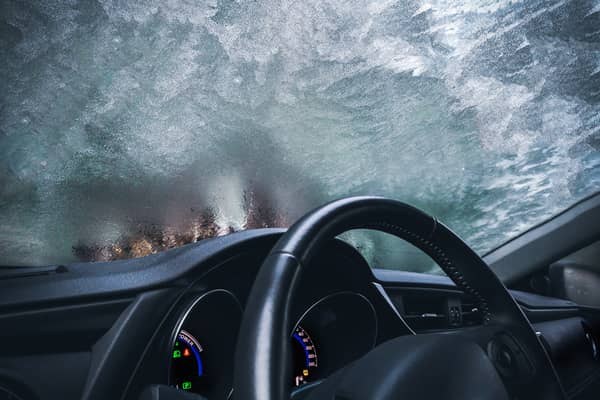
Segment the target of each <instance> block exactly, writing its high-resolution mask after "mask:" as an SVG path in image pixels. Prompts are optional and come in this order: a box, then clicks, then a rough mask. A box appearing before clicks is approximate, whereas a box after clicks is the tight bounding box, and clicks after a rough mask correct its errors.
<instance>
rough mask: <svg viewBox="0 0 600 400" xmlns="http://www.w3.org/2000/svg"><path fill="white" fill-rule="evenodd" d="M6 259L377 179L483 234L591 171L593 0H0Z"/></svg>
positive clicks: (536, 210)
mask: <svg viewBox="0 0 600 400" xmlns="http://www.w3.org/2000/svg"><path fill="white" fill-rule="evenodd" d="M0 10H2V11H1V13H0V59H2V60H3V61H2V63H0V93H1V98H0V265H42V264H57V263H69V262H74V261H91V260H111V259H119V258H128V257H138V256H143V255H147V254H150V253H155V252H158V251H162V250H165V249H168V248H172V247H176V246H179V245H182V244H185V243H190V242H194V241H198V240H201V239H204V238H207V237H212V236H217V235H224V234H227V233H230V232H233V231H238V230H243V229H249V228H258V227H270V226H288V225H289V224H291V223H293V221H294V220H295V219H296V218H298V217H299V216H301V215H302V214H303V213H305V212H306V211H308V210H309V209H311V208H313V207H315V206H317V205H320V204H322V203H323V202H325V201H328V200H332V199H335V198H339V197H342V196H347V195H357V194H369V195H383V196H389V197H392V198H395V199H398V200H401V201H404V202H407V203H410V204H412V205H414V206H417V207H420V208H422V209H424V210H426V211H427V212H429V213H430V214H432V215H435V216H436V217H438V218H439V219H440V220H441V221H443V222H444V223H446V224H447V225H448V226H450V227H451V228H452V229H454V230H455V231H456V232H457V233H458V234H459V235H460V236H462V237H463V238H464V239H465V240H466V241H467V243H468V244H470V245H471V246H473V247H474V248H475V249H476V250H477V251H478V252H480V253H483V252H485V251H487V250H489V249H492V248H493V247H495V246H497V245H499V244H500V243H502V242H503V241H506V240H507V239H509V238H511V237H513V236H514V235H517V234H519V233H521V232H523V231H524V230H526V229H528V228H530V227H532V226H533V225H535V224H537V223H539V222H541V221H543V220H545V219H546V218H548V217H550V216H552V215H554V214H556V213H558V212H560V211H561V210H563V209H565V208H566V207H568V206H569V205H571V204H573V203H574V202H575V201H577V200H578V199H581V198H583V197H585V196H586V195H589V194H590V193H592V192H595V191H597V190H598V189H600V129H599V128H598V127H599V126H600V31H598V27H599V26H600V3H598V2H597V1H596V2H594V1H589V2H577V1H575V2H565V1H546V0H544V1H514V0H513V1H508V0H499V1H483V0H481V1H469V0H463V1H460V0H447V1H443V0H438V1H436V0H432V1H431V0H430V1H394V0H385V1H382V0H371V1H362V0H360V1H359V0H357V1H353V2H351V1H345V0H328V1H312V0H306V1H291V0H290V1H287V0H284V1H271V0H268V1H262V0H237V1H234V0H206V1H189V0H172V1H163V0H143V1H126V2H122V1H116V0H98V1H75V0H73V1H52V0H39V1H28V2H22V1H12V0H8V1H3V2H2V5H0Z"/></svg>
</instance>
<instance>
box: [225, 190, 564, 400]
mask: <svg viewBox="0 0 600 400" xmlns="http://www.w3.org/2000/svg"><path fill="white" fill-rule="evenodd" d="M363 228H364V229H374V230H379V231H383V232H386V233H390V234H392V235H395V236H398V237H400V238H401V239H404V240H406V241H408V242H410V243H411V244H413V245H415V246H416V247H418V248H419V249H421V250H422V251H423V252H425V253H426V254H428V255H429V256H430V257H431V258H432V259H433V260H434V261H436V262H437V263H438V265H439V266H440V267H441V268H442V269H443V270H444V272H445V273H446V274H447V275H448V276H449V277H450V278H451V279H452V280H453V281H454V282H455V283H456V285H457V286H458V287H459V288H460V289H462V290H463V291H464V292H465V293H467V294H469V295H471V296H473V298H474V299H475V300H476V301H477V303H478V304H479V307H480V309H481V311H482V313H483V320H484V325H488V326H489V325H498V326H501V327H504V328H506V330H507V331H508V332H510V334H511V336H512V337H513V338H515V339H516V342H517V343H518V344H519V346H521V348H522V349H524V350H525V351H524V353H525V354H526V355H527V361H529V362H530V363H531V367H532V368H531V375H532V376H531V379H529V382H528V384H530V385H531V387H534V388H535V391H532V392H531V393H532V394H536V395H538V396H539V397H538V396H535V397H538V398H540V399H542V398H543V399H557V400H558V399H564V398H565V396H564V391H563V389H562V387H561V384H560V381H559V379H558V377H557V375H556V371H555V370H554V367H553V365H552V363H551V361H550V359H549V357H548V354H547V353H546V351H545V349H544V347H543V345H542V343H541V341H540V340H539V338H538V337H537V335H536V333H535V332H534V330H533V328H532V326H531V325H530V323H529V321H528V319H527V317H526V316H525V314H524V313H523V311H522V310H521V308H520V307H519V306H518V304H517V303H516V301H515V300H514V299H513V297H512V296H511V295H510V293H509V292H508V290H507V289H506V287H505V286H504V285H503V284H502V282H501V281H500V280H499V279H498V277H497V276H496V275H495V274H494V272H493V271H492V270H491V269H490V268H489V267H488V266H487V265H486V263H485V262H484V261H483V260H482V259H481V258H480V257H479V256H478V255H477V254H476V253H475V252H474V251H473V250H472V249H471V248H470V247H469V246H468V245H467V244H465V243H464V242H463V241H462V240H461V239H460V238H459V237H458V236H457V235H455V234H454V233H453V232H452V231H451V230H450V229H449V228H447V227H446V226H444V225H443V224H441V223H439V222H438V221H437V220H436V219H435V218H433V217H431V216H429V215H427V214H426V213H424V212H422V211H420V210H418V209H416V208H414V207H412V206H410V205H407V204H405V203H402V202H399V201H396V200H391V199H386V198H382V197H350V198H345V199H340V200H336V201H333V202H330V203H328V204H325V205H324V206H322V207H319V208H317V209H315V210H313V211H311V212H309V213H308V214H306V215H305V216H304V217H302V218H301V219H300V220H298V221H297V222H296V223H295V224H294V225H293V226H292V227H290V228H289V229H288V231H287V232H286V233H284V234H283V236H282V237H281V238H280V239H279V241H278V242H277V243H276V244H275V246H274V247H273V248H272V250H271V252H270V253H269V255H268V256H267V257H266V259H265V260H264V262H263V265H262V266H261V268H260V270H259V273H258V275H257V278H256V280H255V282H254V285H253V287H252V290H251V292H250V295H249V298H248V301H247V305H246V309H245V312H244V316H243V319H242V325H241V328H240V334H239V339H238V345H237V349H236V356H235V368H234V393H235V397H237V398H241V399H244V400H284V399H288V398H289V389H290V387H289V383H288V375H289V373H288V372H289V371H287V370H288V368H289V362H288V358H289V332H290V331H291V329H293V326H292V325H293V323H294V321H292V318H291V315H290V310H291V303H292V299H293V298H294V293H295V289H296V287H297V283H298V281H299V279H298V278H299V277H300V275H301V274H302V271H303V270H304V266H306V265H307V264H309V263H310V261H311V259H312V258H313V257H314V256H315V254H317V252H318V251H319V250H320V249H321V246H322V245H323V244H324V243H326V242H327V241H328V240H330V239H332V238H334V237H336V236H337V235H339V234H341V233H343V232H346V231H348V230H351V229H363ZM530 398H531V397H530Z"/></svg>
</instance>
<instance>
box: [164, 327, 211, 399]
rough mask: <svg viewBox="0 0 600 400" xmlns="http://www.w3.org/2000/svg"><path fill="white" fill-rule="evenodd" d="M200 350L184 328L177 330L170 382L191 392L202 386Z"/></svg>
mask: <svg viewBox="0 0 600 400" xmlns="http://www.w3.org/2000/svg"><path fill="white" fill-rule="evenodd" d="M202 351H203V349H202V346H200V343H198V340H196V338H195V337H193V336H192V335H191V334H189V333H188V332H186V331H184V330H182V331H180V332H179V334H178V335H177V339H176V340H175V345H174V346H173V353H172V355H171V357H172V359H171V384H173V385H174V386H175V387H177V388H179V389H183V390H188V391H191V392H197V391H198V390H199V389H200V387H201V386H203V383H204V382H203V379H202V377H203V376H204V374H205V371H204V364H203V363H202Z"/></svg>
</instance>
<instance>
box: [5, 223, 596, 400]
mask: <svg viewBox="0 0 600 400" xmlns="http://www.w3.org/2000/svg"><path fill="white" fill-rule="evenodd" d="M280 234H281V231H279V230H257V231H248V232H243V233H239V234H233V235H229V236H226V237H223V238H218V239H212V240H208V241H205V242H202V243H199V244H196V245H192V246H186V247H183V248H179V249H175V250H173V251H168V252H165V253H161V254H157V255H155V256H150V257H146V258H142V259H135V260H123V261H116V262H110V263H98V264H97V265H94V268H90V265H89V264H80V265H72V266H68V267H66V268H62V269H60V272H45V273H44V274H43V275H39V276H34V277H28V278H27V279H13V280H4V281H0V325H1V326H2V327H3V329H2V330H1V331H0V339H1V340H0V399H1V398H2V397H1V393H3V392H2V391H6V392H8V391H10V393H12V394H11V395H13V398H15V399H17V398H19V399H22V400H44V399H56V398H61V399H65V400H70V399H83V400H93V399H106V398H111V399H122V400H128V399H131V400H137V399H139V398H140V395H141V394H143V393H144V391H145V390H147V389H148V388H149V387H152V386H153V385H160V386H161V387H163V386H164V387H168V388H171V389H172V390H178V391H187V392H191V393H195V394H199V395H200V396H201V398H206V399H209V400H219V399H225V400H229V399H234V398H235V393H233V392H232V386H233V385H232V380H233V376H232V372H233V364H234V357H235V348H236V344H237V342H238V333H239V328H240V322H241V318H242V314H243V309H244V307H245V304H246V300H247V298H248V294H249V292H250V289H251V287H252V284H253V281H254V278H255V276H256V274H257V271H258V269H259V267H260V266H261V264H262V261H263V260H264V257H265V255H266V254H267V253H268V251H269V250H270V248H271V247H272V246H273V244H274V243H275V241H276V240H277V239H278V238H279V235H280ZM305 267H306V268H307V269H306V273H305V274H303V276H302V277H301V278H300V279H301V281H300V282H299V284H298V287H297V292H295V293H293V294H291V295H292V296H293V299H294V302H293V304H292V310H291V319H292V321H294V324H293V329H291V330H290V331H289V332H287V333H286V334H287V335H289V346H290V349H291V357H290V359H289V360H288V363H287V369H286V371H282V373H284V374H286V376H287V377H288V378H287V379H288V382H289V387H290V388H292V393H293V394H292V399H294V400H300V399H302V398H303V397H304V395H305V394H306V393H308V392H309V391H310V390H311V388H313V387H315V385H318V384H319V382H320V381H321V380H323V379H325V378H327V377H329V376H330V375H332V374H334V373H335V372H336V371H338V370H339V369H341V368H342V367H344V366H347V365H349V364H350V363H352V362H353V361H354V360H356V359H358V358H360V357H362V356H364V355H365V354H367V353H368V352H369V351H370V350H371V349H373V348H374V347H376V346H378V345H380V344H381V343H384V342H386V341H388V340H390V339H392V338H396V337H398V336H401V335H412V334H414V333H415V332H416V333H427V332H445V333H452V332H459V331H460V332H465V331H467V330H468V329H470V327H472V326H476V325H479V324H480V323H481V319H480V315H479V314H478V310H477V305H476V304H475V303H474V302H473V299H471V298H469V297H468V296H465V295H464V293H462V292H461V291H460V290H458V289H457V287H456V286H455V285H454V284H453V283H452V282H451V281H450V280H449V279H447V278H444V277H434V276H427V275H423V274H410V273H402V272H397V271H377V270H375V271H374V270H371V268H370V267H369V266H368V265H367V263H366V261H365V260H364V258H363V257H362V256H361V255H360V254H359V253H358V252H357V251H356V250H355V249H354V248H352V247H351V246H349V245H347V244H346V243H344V242H341V241H339V240H334V241H332V242H331V243H329V244H328V245H327V246H326V248H324V249H323V251H322V253H321V254H319V255H318V256H317V257H315V260H314V261H313V262H312V263H311V264H310V265H306V266H305ZM512 293H513V296H514V297H515V298H516V300H517V301H518V302H519V304H520V305H521V307H522V309H523V311H524V312H525V313H526V314H527V316H528V317H529V318H530V320H531V321H532V322H533V323H534V326H535V328H536V329H539V331H540V332H541V335H542V336H543V338H544V341H545V342H546V343H547V345H548V350H549V353H551V354H552V356H553V358H554V360H555V363H556V366H557V369H558V371H559V374H561V378H563V382H564V383H565V387H566V389H567V391H568V393H570V394H572V396H570V398H573V399H587V398H595V397H593V395H592V397H586V393H592V394H593V393H597V391H598V390H600V355H599V354H598V350H597V349H598V348H600V340H599V338H600V335H599V334H598V327H599V326H600V311H598V310H593V309H586V308H583V307H580V306H578V305H576V304H573V303H570V302H566V301H563V300H559V299H550V298H544V297H542V296H535V295H531V294H528V293H522V292H516V291H513V292H512ZM565 332H567V333H568V334H565ZM41 338H43V340H41ZM13 343H27V346H26V347H19V346H14V345H13ZM593 349H596V350H593ZM25 350H26V353H25V354H23V352H24V351H25ZM594 351H595V353H594Z"/></svg>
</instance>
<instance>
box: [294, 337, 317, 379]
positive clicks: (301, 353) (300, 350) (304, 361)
mask: <svg viewBox="0 0 600 400" xmlns="http://www.w3.org/2000/svg"><path fill="white" fill-rule="evenodd" d="M292 359H293V362H294V386H296V387H298V386H302V385H303V384H305V383H308V382H309V381H310V380H311V378H313V377H314V374H315V372H316V369H317V367H318V366H319V359H318V357H317V348H316V346H315V344H314V342H313V341H312V339H311V338H310V335H309V334H308V333H307V332H306V331H305V330H304V329H303V328H302V327H301V326H298V327H297V328H296V329H295V330H294V334H293V335H292Z"/></svg>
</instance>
